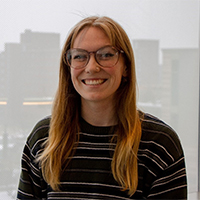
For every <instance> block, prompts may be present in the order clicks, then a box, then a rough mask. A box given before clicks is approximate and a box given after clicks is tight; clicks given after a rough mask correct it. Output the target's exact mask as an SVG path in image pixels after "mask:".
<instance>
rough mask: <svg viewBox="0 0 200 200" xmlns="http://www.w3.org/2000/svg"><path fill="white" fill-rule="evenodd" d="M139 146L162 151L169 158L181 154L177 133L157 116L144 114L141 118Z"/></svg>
mask: <svg viewBox="0 0 200 200" xmlns="http://www.w3.org/2000/svg"><path fill="white" fill-rule="evenodd" d="M141 144H142V145H141V146H143V147H144V146H145V148H147V147H148V148H152V149H153V151H154V152H159V151H161V152H163V154H165V155H166V156H169V157H171V160H177V159H179V158H180V157H182V156H183V150H182V146H181V142H180V139H179V137H178V135H177V133H176V132H175V131H174V130H173V129H172V128H171V127H170V126H169V125H168V124H166V123H165V122H163V121H162V120H160V119H158V118H157V117H155V116H153V115H150V114H146V113H145V114H144V115H143V118H142V138H141Z"/></svg>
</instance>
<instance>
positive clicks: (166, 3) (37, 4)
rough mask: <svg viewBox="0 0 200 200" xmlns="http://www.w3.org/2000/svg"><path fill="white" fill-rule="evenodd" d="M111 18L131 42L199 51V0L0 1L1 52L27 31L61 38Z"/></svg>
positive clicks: (63, 38) (62, 41)
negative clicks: (84, 22)
mask: <svg viewBox="0 0 200 200" xmlns="http://www.w3.org/2000/svg"><path fill="white" fill-rule="evenodd" d="M90 15H107V16H109V17H112V18H113V19H115V20H116V21H118V22H119V23H120V24H121V25H122V26H123V27H124V29H125V30H126V31H127V33H128V35H129V37H130V39H157V40H160V46H161V47H162V48H197V47H198V45H199V1H198V0H0V25H1V29H0V52H1V51H3V50H4V44H5V43H9V42H19V41H20V33H22V32H24V30H25V29H31V30H32V31H39V32H55V33H60V34H61V35H60V36H61V47H62V45H63V43H64V41H65V38H66V35H67V33H68V31H69V30H70V29H71V27H72V26H73V25H74V24H75V23H77V22H78V21H79V20H81V19H82V18H83V17H85V16H90Z"/></svg>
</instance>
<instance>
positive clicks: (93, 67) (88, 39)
mask: <svg viewBox="0 0 200 200" xmlns="http://www.w3.org/2000/svg"><path fill="white" fill-rule="evenodd" d="M107 45H112V44H111V43H110V40H109V38H108V37H107V35H106V34H105V33H104V32H103V31H102V30H101V29H100V28H98V27H89V28H85V29H83V30H82V31H81V32H80V33H79V34H78V36H77V38H76V39H75V40H74V44H73V48H81V49H84V50H87V51H88V52H93V51H97V50H98V49H100V48H102V47H104V46H107ZM122 76H125V64H124V59H123V56H122V55H121V54H119V60H118V62H117V64H116V65H115V66H113V67H110V68H103V67H101V66H100V65H99V64H98V63H97V62H96V60H95V57H94V54H91V55H90V60H89V62H88V64H87V65H86V66H85V67H84V68H82V69H74V68H71V79H72V83H73V85H74V88H75V89H76V91H77V92H78V93H79V94H80V96H81V99H82V102H83V101H86V102H102V101H107V102H108V101H110V102H111V103H112V102H114V98H115V92H116V90H117V89H118V87H119V85H120V83H121V79H122ZM116 98H117V97H116Z"/></svg>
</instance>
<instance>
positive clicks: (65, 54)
mask: <svg viewBox="0 0 200 200" xmlns="http://www.w3.org/2000/svg"><path fill="white" fill-rule="evenodd" d="M106 47H111V48H113V49H115V50H116V53H118V54H117V56H118V58H117V61H116V62H115V64H114V65H112V66H103V65H101V64H100V63H99V62H98V60H97V57H96V55H97V54H96V53H97V52H98V51H99V50H101V49H103V48H106ZM73 49H79V50H83V51H85V52H87V54H88V59H87V62H86V63H85V64H84V65H83V66H82V67H78V68H76V67H73V66H72V65H71V64H70V63H69V61H68V59H67V54H68V52H69V51H70V50H73ZM121 53H122V54H123V53H124V51H123V50H120V49H118V48H116V47H114V46H112V45H106V46H104V47H101V48H100V49H97V50H96V51H90V52H89V51H87V50H85V49H81V48H71V49H68V50H67V51H66V52H65V53H64V61H65V63H66V64H68V65H69V66H70V67H71V68H73V69H83V68H85V67H86V66H87V64H88V63H89V61H90V55H91V54H94V58H95V61H96V62H97V63H98V64H99V65H100V66H101V67H103V68H111V67H114V66H115V65H116V64H117V63H118V61H119V57H120V54H121Z"/></svg>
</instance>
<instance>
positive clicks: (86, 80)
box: [83, 79, 106, 85]
mask: <svg viewBox="0 0 200 200" xmlns="http://www.w3.org/2000/svg"><path fill="white" fill-rule="evenodd" d="M105 81H106V79H95V80H88V79H85V80H83V83H84V84H86V85H101V84H102V83H104V82H105Z"/></svg>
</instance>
